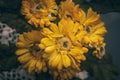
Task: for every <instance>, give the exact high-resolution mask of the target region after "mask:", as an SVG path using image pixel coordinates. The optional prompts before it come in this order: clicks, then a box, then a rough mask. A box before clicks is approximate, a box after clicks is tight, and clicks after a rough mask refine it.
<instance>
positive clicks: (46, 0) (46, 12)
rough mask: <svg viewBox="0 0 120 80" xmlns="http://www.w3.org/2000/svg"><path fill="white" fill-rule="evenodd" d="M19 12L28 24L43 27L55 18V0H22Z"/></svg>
mask: <svg viewBox="0 0 120 80" xmlns="http://www.w3.org/2000/svg"><path fill="white" fill-rule="evenodd" d="M21 12H22V14H23V15H25V17H26V18H27V19H28V23H29V24H32V25H35V26H36V27H38V26H41V27H44V26H48V25H50V24H51V22H50V21H54V20H55V19H56V17H55V16H53V15H56V14H57V5H56V3H55V0H23V1H22V9H21Z"/></svg>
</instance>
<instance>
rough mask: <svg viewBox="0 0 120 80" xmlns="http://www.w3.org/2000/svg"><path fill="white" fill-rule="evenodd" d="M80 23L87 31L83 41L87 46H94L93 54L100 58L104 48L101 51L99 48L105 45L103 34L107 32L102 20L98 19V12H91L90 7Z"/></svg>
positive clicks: (103, 53)
mask: <svg viewBox="0 0 120 80" xmlns="http://www.w3.org/2000/svg"><path fill="white" fill-rule="evenodd" d="M82 25H83V26H84V29H85V30H86V32H87V34H86V35H85V37H84V40H83V41H84V43H85V44H87V46H89V47H92V48H95V49H96V50H95V52H94V53H95V55H96V56H97V57H98V58H102V57H103V55H105V49H103V50H102V51H101V50H100V49H101V48H103V47H105V45H103V44H105V42H104V37H103V36H104V35H105V33H106V32H107V30H106V28H105V27H104V22H103V21H102V20H101V19H100V16H99V14H97V13H96V12H93V11H92V9H91V8H90V9H89V10H88V13H87V17H86V19H84V22H83V24H82Z"/></svg>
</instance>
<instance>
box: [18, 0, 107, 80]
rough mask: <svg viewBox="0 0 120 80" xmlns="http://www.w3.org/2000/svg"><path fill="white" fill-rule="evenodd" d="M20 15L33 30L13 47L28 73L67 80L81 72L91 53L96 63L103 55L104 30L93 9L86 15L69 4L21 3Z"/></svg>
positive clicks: (38, 0)
mask: <svg viewBox="0 0 120 80" xmlns="http://www.w3.org/2000/svg"><path fill="white" fill-rule="evenodd" d="M21 13H22V14H23V15H24V16H25V18H26V19H27V20H28V23H29V24H31V25H33V26H34V27H35V29H34V30H31V31H29V32H24V33H23V34H22V35H20V36H19V38H18V42H17V43H16V46H17V47H18V50H17V51H16V55H17V56H18V60H19V62H20V63H21V64H22V66H23V68H25V69H27V70H28V72H29V73H42V72H48V73H49V74H51V75H52V76H53V78H54V79H58V80H69V79H72V78H73V77H74V76H75V75H76V73H78V72H80V71H81V70H82V65H81V64H82V63H84V62H85V61H86V60H87V57H86V54H90V53H89V51H90V50H91V49H92V52H91V53H92V55H93V56H96V58H98V59H102V57H103V56H104V55H105V53H106V52H105V45H106V43H105V41H104V35H105V33H106V32H107V30H106V28H105V27H104V22H103V21H102V20H101V19H100V15H99V14H97V13H96V12H94V11H93V10H92V8H89V9H88V11H87V12H85V11H84V10H83V9H82V8H81V7H80V6H79V5H76V4H75V3H74V2H73V1H72V0H66V1H61V2H60V4H57V3H56V1H55V0H23V1H22V8H21ZM88 57H90V56H88Z"/></svg>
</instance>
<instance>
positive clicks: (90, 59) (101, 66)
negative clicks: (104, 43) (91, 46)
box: [81, 50, 120, 80]
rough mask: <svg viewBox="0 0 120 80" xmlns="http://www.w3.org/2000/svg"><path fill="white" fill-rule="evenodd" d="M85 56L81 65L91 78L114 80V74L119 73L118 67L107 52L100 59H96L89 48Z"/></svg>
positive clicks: (94, 79)
mask: <svg viewBox="0 0 120 80" xmlns="http://www.w3.org/2000/svg"><path fill="white" fill-rule="evenodd" d="M86 58H87V60H86V61H83V62H82V64H81V67H82V69H83V70H87V71H88V72H89V76H90V77H91V78H92V80H116V76H118V75H119V74H120V72H119V69H118V67H116V66H115V65H114V64H113V61H112V56H111V55H110V54H108V53H107V54H106V55H105V56H104V57H103V58H102V59H98V58H96V57H95V55H93V54H92V50H90V51H89V53H88V54H86ZM90 77H89V78H88V80H89V79H90Z"/></svg>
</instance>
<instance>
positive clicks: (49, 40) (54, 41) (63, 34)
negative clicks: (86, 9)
mask: <svg viewBox="0 0 120 80" xmlns="http://www.w3.org/2000/svg"><path fill="white" fill-rule="evenodd" d="M79 27H80V24H79V23H77V22H76V23H74V22H73V21H72V20H70V19H67V20H64V19H62V20H61V21H60V22H59V23H58V26H57V25H56V24H52V25H51V26H50V29H49V28H44V29H43V35H44V36H46V37H45V38H42V39H41V43H40V44H39V47H40V48H42V49H44V50H45V52H46V54H45V55H44V57H47V58H48V65H49V66H50V68H55V69H57V70H62V69H63V68H68V67H71V66H73V67H74V68H75V69H77V70H78V71H79V70H80V69H79V63H80V61H81V60H86V57H85V56H84V53H86V52H87V51H88V49H87V48H85V47H83V46H82V44H81V43H79V42H78V41H77V38H76V37H77V36H78V34H79V35H80V34H81V36H82V32H80V33H79Z"/></svg>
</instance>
